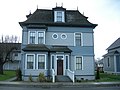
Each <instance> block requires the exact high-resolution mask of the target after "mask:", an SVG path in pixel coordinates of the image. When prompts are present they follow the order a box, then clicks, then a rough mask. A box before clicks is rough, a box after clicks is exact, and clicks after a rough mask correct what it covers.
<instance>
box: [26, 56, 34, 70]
mask: <svg viewBox="0 0 120 90" xmlns="http://www.w3.org/2000/svg"><path fill="white" fill-rule="evenodd" d="M28 55H33V56H34V61H33V69H27V56H28ZM25 69H27V70H35V54H26V57H25Z"/></svg>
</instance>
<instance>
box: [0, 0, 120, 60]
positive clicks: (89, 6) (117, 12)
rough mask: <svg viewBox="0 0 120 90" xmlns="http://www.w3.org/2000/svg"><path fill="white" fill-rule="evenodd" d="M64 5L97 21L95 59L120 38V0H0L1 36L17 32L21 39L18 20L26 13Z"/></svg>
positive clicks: (23, 17) (22, 18)
mask: <svg viewBox="0 0 120 90" xmlns="http://www.w3.org/2000/svg"><path fill="white" fill-rule="evenodd" d="M56 3H57V5H58V6H61V3H63V7H64V8H66V9H67V10H70V9H71V10H76V9H77V7H78V9H79V11H80V12H81V13H83V12H84V15H85V16H87V17H88V20H89V21H90V22H92V23H95V24H98V26H97V27H96V28H95V29H94V41H95V42H94V45H95V58H101V57H102V55H104V54H105V53H106V48H107V47H108V46H109V45H110V44H112V43H113V42H114V41H115V40H116V39H117V38H119V37H120V0H0V36H1V35H17V36H18V37H20V38H21V36H22V28H21V27H20V26H19V24H18V22H21V21H25V20H26V15H27V14H29V13H30V12H31V13H33V12H34V11H35V10H36V9H37V6H38V8H39V9H52V8H54V7H55V6H56Z"/></svg>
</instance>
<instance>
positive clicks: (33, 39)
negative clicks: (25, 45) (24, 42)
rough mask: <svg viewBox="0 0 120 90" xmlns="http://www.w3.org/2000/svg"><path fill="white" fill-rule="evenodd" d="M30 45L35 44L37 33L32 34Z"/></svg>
mask: <svg viewBox="0 0 120 90" xmlns="http://www.w3.org/2000/svg"><path fill="white" fill-rule="evenodd" d="M30 44H35V32H30Z"/></svg>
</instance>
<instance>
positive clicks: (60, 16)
mask: <svg viewBox="0 0 120 90" xmlns="http://www.w3.org/2000/svg"><path fill="white" fill-rule="evenodd" d="M54 22H65V15H64V11H54Z"/></svg>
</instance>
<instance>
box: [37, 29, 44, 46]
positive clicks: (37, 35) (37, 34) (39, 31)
mask: <svg viewBox="0 0 120 90" xmlns="http://www.w3.org/2000/svg"><path fill="white" fill-rule="evenodd" d="M39 32H40V33H43V39H44V41H43V44H45V31H37V35H36V36H37V38H36V44H38V33H39Z"/></svg>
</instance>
